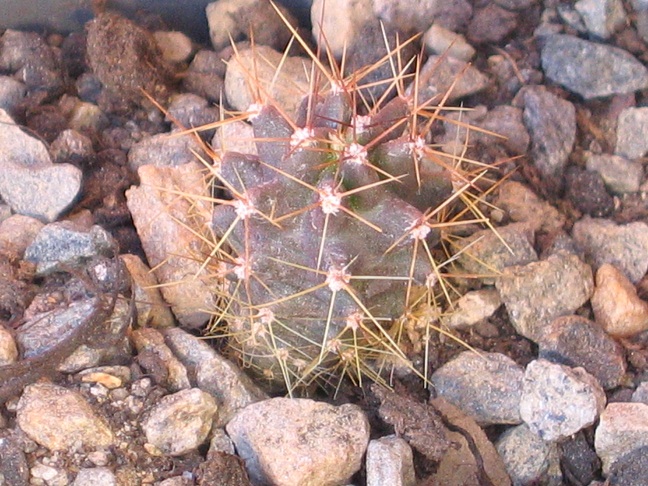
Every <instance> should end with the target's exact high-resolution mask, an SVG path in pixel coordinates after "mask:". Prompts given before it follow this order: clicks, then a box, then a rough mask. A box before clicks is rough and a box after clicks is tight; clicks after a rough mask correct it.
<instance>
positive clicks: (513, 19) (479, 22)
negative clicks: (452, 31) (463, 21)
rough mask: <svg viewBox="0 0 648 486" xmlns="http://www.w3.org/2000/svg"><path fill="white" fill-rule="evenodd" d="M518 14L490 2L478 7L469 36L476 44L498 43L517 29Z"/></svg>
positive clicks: (471, 20)
mask: <svg viewBox="0 0 648 486" xmlns="http://www.w3.org/2000/svg"><path fill="white" fill-rule="evenodd" d="M517 18H518V16H517V14H516V13H515V12H511V11H510V10H507V9H505V8H502V7H500V6H499V5H497V4H495V3H492V2H489V3H486V4H484V6H483V7H481V8H476V9H475V11H474V13H473V16H472V18H471V19H470V24H469V25H468V32H467V36H468V39H469V40H470V42H473V43H475V44H486V43H498V42H501V41H502V40H503V39H504V38H505V37H506V36H508V35H509V34H510V33H511V32H513V31H514V30H515V28H516V27H517V25H518V19H517Z"/></svg>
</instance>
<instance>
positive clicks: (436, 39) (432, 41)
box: [423, 23, 475, 62]
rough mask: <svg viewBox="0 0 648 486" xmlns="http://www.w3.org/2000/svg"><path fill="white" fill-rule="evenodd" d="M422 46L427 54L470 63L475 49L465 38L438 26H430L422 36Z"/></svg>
mask: <svg viewBox="0 0 648 486" xmlns="http://www.w3.org/2000/svg"><path fill="white" fill-rule="evenodd" d="M423 45H424V46H425V49H426V50H427V51H428V53H429V54H437V55H443V54H446V53H447V55H448V56H450V57H454V58H455V59H459V60H460V61H466V62H468V61H470V60H471V59H472V58H473V57H474V55H475V49H474V47H473V46H471V45H470V44H469V43H468V41H466V38H465V37H464V36H463V35H461V34H457V33H455V32H452V31H451V30H448V29H446V28H445V27H442V26H441V25H439V24H436V23H435V24H432V26H431V27H430V28H429V29H428V30H426V31H425V34H424V35H423Z"/></svg>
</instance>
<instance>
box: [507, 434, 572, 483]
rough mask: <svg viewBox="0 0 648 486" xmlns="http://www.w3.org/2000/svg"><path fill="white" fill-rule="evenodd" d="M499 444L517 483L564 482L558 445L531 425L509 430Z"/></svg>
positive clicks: (512, 479)
mask: <svg viewBox="0 0 648 486" xmlns="http://www.w3.org/2000/svg"><path fill="white" fill-rule="evenodd" d="M495 447H496V448H497V452H499V455H500V456H501V457H502V460H503V461H504V464H505V466H506V470H507V471H508V473H509V475H510V476H511V481H512V482H513V484H516V485H522V484H547V485H555V486H558V485H560V484H563V483H562V473H561V471H560V453H559V451H558V446H557V445H556V444H553V443H549V442H545V441H543V440H542V439H541V438H540V437H538V435H537V434H534V433H533V432H531V430H530V429H529V426H528V425H527V424H521V425H518V426H517V427H513V428H511V429H508V430H507V431H506V432H504V433H503V434H502V435H501V436H500V438H499V439H498V440H497V442H496V443H495Z"/></svg>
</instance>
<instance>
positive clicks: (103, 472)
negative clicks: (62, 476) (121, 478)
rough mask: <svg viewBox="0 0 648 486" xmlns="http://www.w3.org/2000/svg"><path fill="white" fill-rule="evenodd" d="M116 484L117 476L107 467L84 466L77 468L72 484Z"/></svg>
mask: <svg viewBox="0 0 648 486" xmlns="http://www.w3.org/2000/svg"><path fill="white" fill-rule="evenodd" d="M98 484H100V485H101V486H118V483H117V478H116V477H115V475H114V474H113V472H112V471H111V470H110V469H109V468H107V467H92V468H89V467H86V468H81V469H79V472H78V473H77V476H76V478H75V480H74V482H73V483H72V486H96V485H98Z"/></svg>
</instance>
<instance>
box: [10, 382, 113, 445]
mask: <svg viewBox="0 0 648 486" xmlns="http://www.w3.org/2000/svg"><path fill="white" fill-rule="evenodd" d="M16 416H17V420H18V425H19V426H20V428H21V429H22V430H23V431H24V432H25V433H26V434H27V435H28V436H29V438H31V439H32V440H34V441H35V442H38V443H39V444H40V445H42V446H43V447H46V448H48V449H49V450H51V451H65V450H68V449H71V448H73V447H78V446H79V445H81V446H82V447H84V448H86V449H96V448H105V447H110V446H111V445H112V444H113V441H114V435H113V433H112V430H111V429H110V427H109V426H108V424H107V423H106V421H105V420H104V419H103V418H101V417H99V416H98V415H97V414H96V413H95V412H94V410H93V409H92V407H91V406H90V404H88V402H87V401H86V400H85V399H84V398H83V397H82V396H81V395H79V394H78V393H76V392H74V391H71V390H68V389H66V388H63V387H61V386H58V385H54V384H51V383H36V384H34V385H30V386H28V387H27V388H25V392H24V393H23V396H22V397H21V399H20V401H19V402H18V408H17V411H16Z"/></svg>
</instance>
